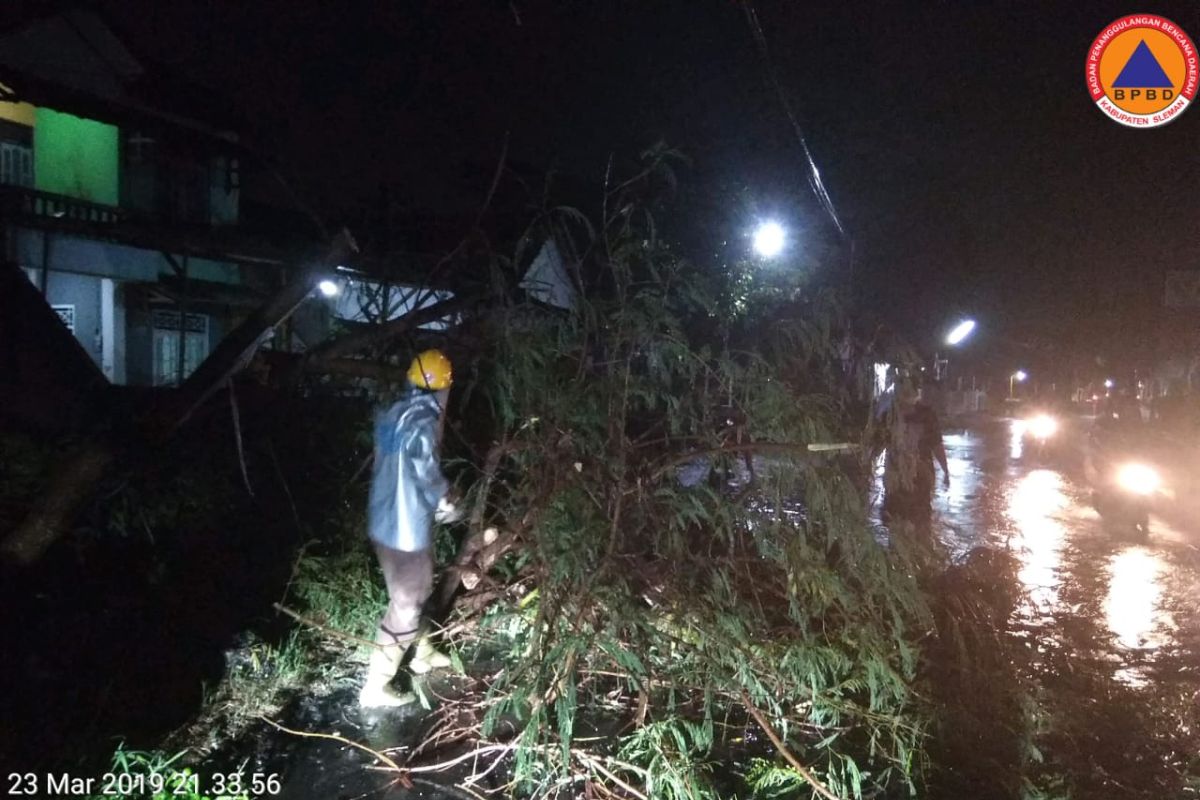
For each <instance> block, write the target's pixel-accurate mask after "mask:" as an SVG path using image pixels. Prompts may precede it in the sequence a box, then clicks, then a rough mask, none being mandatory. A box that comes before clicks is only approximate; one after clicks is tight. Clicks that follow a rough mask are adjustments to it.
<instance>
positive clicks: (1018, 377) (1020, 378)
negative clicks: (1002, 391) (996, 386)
mask: <svg viewBox="0 0 1200 800" xmlns="http://www.w3.org/2000/svg"><path fill="white" fill-rule="evenodd" d="M1028 377H1029V375H1028V373H1026V372H1025V370H1023V369H1019V370H1017V371H1016V372H1014V373H1013V374H1012V375H1009V376H1008V397H1009V399H1012V398H1013V396H1014V395H1013V391H1014V389H1015V385H1014V384H1015V383H1024V382H1025V379H1026V378H1028Z"/></svg>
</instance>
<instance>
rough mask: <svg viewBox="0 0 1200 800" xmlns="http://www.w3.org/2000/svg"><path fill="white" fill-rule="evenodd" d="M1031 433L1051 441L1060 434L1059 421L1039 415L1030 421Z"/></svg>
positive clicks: (1047, 415)
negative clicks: (1055, 435)
mask: <svg viewBox="0 0 1200 800" xmlns="http://www.w3.org/2000/svg"><path fill="white" fill-rule="evenodd" d="M1029 432H1030V433H1032V434H1033V435H1034V436H1036V437H1037V438H1039V439H1049V438H1050V437H1051V436H1053V435H1054V434H1055V433H1057V432H1058V420H1056V419H1055V418H1054V417H1052V416H1050V415H1049V414H1038V415H1037V416H1036V417H1034V418H1033V419H1031V420H1030V421H1029Z"/></svg>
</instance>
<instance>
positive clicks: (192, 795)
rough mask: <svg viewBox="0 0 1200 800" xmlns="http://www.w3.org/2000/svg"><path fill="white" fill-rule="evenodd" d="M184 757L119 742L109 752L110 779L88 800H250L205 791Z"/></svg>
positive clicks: (244, 797)
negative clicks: (184, 762)
mask: <svg viewBox="0 0 1200 800" xmlns="http://www.w3.org/2000/svg"><path fill="white" fill-rule="evenodd" d="M186 754H187V751H180V752H178V753H176V754H175V755H173V756H171V755H167V754H166V753H164V752H162V751H160V750H149V751H146V750H126V749H125V745H124V744H123V743H122V744H120V745H118V746H117V749H116V751H115V752H114V753H113V757H112V768H111V769H110V770H109V772H110V773H111V775H112V776H113V778H112V780H104V781H101V782H102V783H103V784H104V785H103V786H101V787H100V788H101V790H102V792H103V793H102V794H98V795H91V796H90V797H89V798H88V800H101V799H102V798H116V800H144V798H150V800H169V799H170V798H183V800H250V795H249V793H247V792H240V793H238V794H218V795H213V794H209V793H207V792H205V791H204V789H205V788H207V787H206V786H205V783H204V781H203V780H202V778H201V777H200V776H199V775H197V773H196V772H195V771H194V770H193V769H192V768H191V767H187V766H184V765H183V764H182V759H183V757H184V756H185V755H186Z"/></svg>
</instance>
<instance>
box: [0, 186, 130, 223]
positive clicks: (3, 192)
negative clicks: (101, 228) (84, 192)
mask: <svg viewBox="0 0 1200 800" xmlns="http://www.w3.org/2000/svg"><path fill="white" fill-rule="evenodd" d="M0 213H3V214H4V216H6V217H10V216H32V217H48V218H52V219H62V220H69V221H71V222H83V223H90V224H94V225H111V224H114V223H117V222H124V221H125V220H126V219H128V214H127V212H126V211H124V210H123V209H120V208H117V207H116V206H109V205H104V204H102V203H91V202H88V201H87V200H79V199H76V198H74V197H68V196H67V195H63V194H53V193H51V192H40V191H38V190H37V189H30V188H28V187H26V186H0Z"/></svg>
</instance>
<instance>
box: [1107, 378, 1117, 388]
mask: <svg viewBox="0 0 1200 800" xmlns="http://www.w3.org/2000/svg"><path fill="white" fill-rule="evenodd" d="M1115 385H1116V384H1114V383H1113V379H1112V378H1105V379H1104V388H1105V389H1111V388H1113V386H1115Z"/></svg>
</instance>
